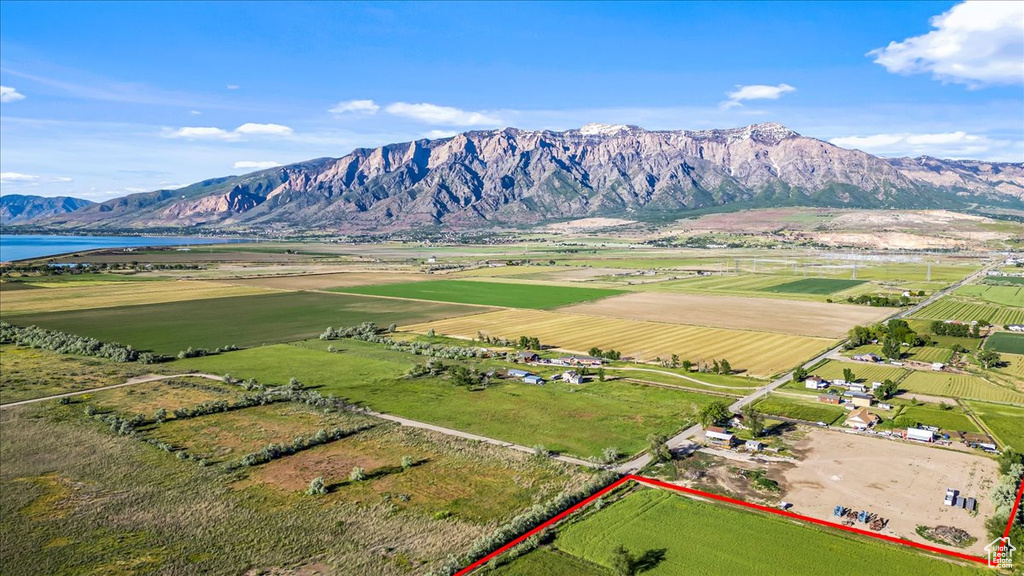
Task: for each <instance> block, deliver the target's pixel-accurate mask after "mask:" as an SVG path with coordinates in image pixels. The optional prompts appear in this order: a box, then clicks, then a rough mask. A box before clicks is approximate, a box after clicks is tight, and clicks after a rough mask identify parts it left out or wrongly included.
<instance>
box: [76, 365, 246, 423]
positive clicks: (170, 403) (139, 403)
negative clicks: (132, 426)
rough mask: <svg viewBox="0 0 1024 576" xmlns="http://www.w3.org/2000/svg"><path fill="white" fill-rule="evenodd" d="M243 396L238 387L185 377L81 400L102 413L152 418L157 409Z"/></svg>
mask: <svg viewBox="0 0 1024 576" xmlns="http://www.w3.org/2000/svg"><path fill="white" fill-rule="evenodd" d="M243 394H244V391H243V390H242V389H241V388H240V387H238V386H232V385H228V384H219V383H217V382H214V381H213V380H207V379H205V378H197V377H189V376H186V377H181V378H174V379H170V380H158V381H155V382H144V383H142V384H133V385H131V386H125V387H123V388H115V389H113V390H104V391H102V392H96V393H94V394H88V395H86V396H84V397H82V398H81V400H82V401H83V402H86V403H89V404H92V405H93V406H95V407H96V408H98V409H99V410H101V411H108V410H112V411H114V412H117V413H119V414H121V415H122V416H125V417H130V416H132V415H134V414H144V415H145V416H146V417H147V418H152V417H153V413H154V412H156V411H157V410H158V409H160V408H163V409H165V410H167V411H168V412H172V411H173V410H175V409H177V408H192V407H193V406H196V405H198V404H202V403H203V402H215V401H217V400H227V401H229V402H232V401H234V400H235V399H237V398H238V397H240V396H242V395H243ZM168 418H172V419H173V418H174V415H173V414H169V415H168Z"/></svg>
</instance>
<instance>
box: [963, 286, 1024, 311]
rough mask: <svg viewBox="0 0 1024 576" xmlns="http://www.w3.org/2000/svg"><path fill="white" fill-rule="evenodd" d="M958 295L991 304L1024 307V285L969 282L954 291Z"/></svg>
mask: <svg viewBox="0 0 1024 576" xmlns="http://www.w3.org/2000/svg"><path fill="white" fill-rule="evenodd" d="M956 293H957V295H959V296H969V297H971V298H976V299H978V300H984V301H985V302H992V303H993V304H1002V305H1004V306H1016V307H1018V308H1020V307H1024V286H1020V287H1017V286H987V285H982V284H971V285H969V286H963V287H961V288H958V289H957V291H956Z"/></svg>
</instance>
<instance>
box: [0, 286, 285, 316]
mask: <svg viewBox="0 0 1024 576" xmlns="http://www.w3.org/2000/svg"><path fill="white" fill-rule="evenodd" d="M53 286H54V287H53V288H49V287H48V288H45V289H40V290H19V291H17V292H12V293H7V291H6V290H5V291H4V297H3V298H2V299H0V314H3V315H4V316H5V317H7V316H10V315H12V314H26V313H33V312H60V311H67V310H84V309H87V308H110V307H120V306H131V305H140V304H157V303H161V302H183V301H189V300H201V299H208V298H227V297H232V296H249V295H253V294H266V293H267V290H265V289H262V288H257V287H245V286H232V285H229V284H220V283H215V282H205V281H203V282H196V281H187V280H181V281H174V282H163V281H153V282H119V283H101V284H100V283H98V284H91V283H59V284H53Z"/></svg>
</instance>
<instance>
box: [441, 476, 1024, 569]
mask: <svg viewBox="0 0 1024 576" xmlns="http://www.w3.org/2000/svg"><path fill="white" fill-rule="evenodd" d="M627 482H639V483H640V484H647V485H649V486H655V487H658V488H666V489H668V490H674V491H676V492H682V493H684V494H690V495H694V496H700V497H701V498H710V499H712V500H718V501H720V502H727V503H729V504H734V505H736V506H742V507H744V508H751V509H754V510H759V511H761V512H768V513H771V514H777V515H779V516H785V517H786V518H793V519H796V520H802V521H804V522H810V523H812V524H818V525H820V526H827V527H829V528H837V529H839V530H844V531H846V532H852V533H854V534H860V535H862V536H869V537H871V538H876V539H878V540H885V541H887V542H892V543H895V544H902V545H904V546H910V547H913V548H918V549H921V550H927V551H928V552H934V553H936V554H944V555H946V556H952V557H954V558H959V559H961V560H970V561H972V562H978V563H981V564H984V565H986V566H988V565H989V561H988V559H987V558H982V557H980V556H971V555H970V554H962V553H960V552H954V551H952V550H946V549H944V548H939V547H937V546H930V545H928V544H919V543H917V542H911V541H910V540H904V539H902V538H896V537H894V536H886V535H884V534H879V533H877V532H870V531H868V530H861V529H860V528H853V527H851V526H843V525H842V524H836V523H834V522H829V521H828V520H820V519H818V518H811V517H810V516H804V515H802V514H796V513H795V512H789V511H786V510H780V509H777V508H771V507H768V506H762V505H760V504H753V503H750V502H744V501H742V500H736V499H735V498H729V497H728V496H721V495H719V494H712V493H710V492H704V491H701V490H695V489H693V488H686V487H684V486H677V485H675V484H669V483H667V482H662V481H661V480H655V479H654V478H647V477H644V476H637V475H635V474H629V475H626V476H623V477H622V478H619V479H618V480H616V481H615V482H612V483H611V484H609V485H608V486H605V487H604V488H602V489H601V490H598V491H597V492H595V493H594V494H593V495H592V496H590V497H588V498H586V499H585V500H583V501H582V502H580V503H578V504H576V505H575V506H572V507H570V508H569V509H568V510H565V511H564V512H562V513H560V514H558V515H556V516H554V517H553V518H551V519H549V520H548V521H546V522H544V523H543V524H541V525H539V526H537V527H536V528H534V529H533V530H530V531H529V532H527V533H525V534H523V535H522V536H520V537H518V538H516V539H515V540H513V541H511V542H509V543H508V544H505V545H504V546H502V547H501V548H498V549H497V550H495V551H494V552H491V553H490V554H488V555H486V556H484V557H483V558H481V559H479V560H477V561H476V562H473V563H472V564H470V565H469V566H466V567H465V568H463V569H462V570H459V571H458V572H456V573H455V576H466V575H467V574H469V573H471V572H473V571H474V570H476V569H477V568H479V567H481V566H483V565H484V564H486V563H488V562H490V561H491V560H492V559H494V558H496V557H498V556H500V555H502V554H504V553H505V552H507V551H509V550H510V549H512V548H514V547H516V546H518V545H519V544H522V543H523V541H525V540H526V539H528V538H530V537H531V536H534V535H536V534H538V533H540V532H542V531H543V530H545V529H547V528H550V527H551V526H552V525H553V524H557V523H558V522H559V521H561V520H562V519H563V518H565V517H566V516H568V515H570V514H572V513H573V512H575V511H577V510H579V509H580V508H583V507H584V506H586V505H588V504H590V503H591V502H593V501H594V500H597V499H598V498H600V497H602V496H604V495H605V494H607V493H608V492H611V491H612V490H614V489H616V488H618V487H619V486H622V485H623V484H625V483H627ZM1022 496H1024V482H1021V485H1020V489H1019V490H1018V491H1017V500H1016V502H1015V503H1014V505H1013V513H1012V514H1010V521H1009V523H1007V525H1006V531H1005V533H1004V534H1003V536H1004V537H1006V536H1008V535H1009V533H1010V528H1011V527H1012V526H1013V518H1014V515H1015V514H1016V513H1017V509H1018V507H1019V506H1020V503H1021V497H1022ZM1002 550H1003V548H1002V547H1001V548H1000V551H999V554H1002Z"/></svg>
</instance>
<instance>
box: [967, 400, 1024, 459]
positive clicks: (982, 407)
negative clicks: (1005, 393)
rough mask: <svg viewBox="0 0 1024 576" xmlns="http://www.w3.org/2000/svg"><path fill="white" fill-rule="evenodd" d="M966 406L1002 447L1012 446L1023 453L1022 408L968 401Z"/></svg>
mask: <svg viewBox="0 0 1024 576" xmlns="http://www.w3.org/2000/svg"><path fill="white" fill-rule="evenodd" d="M967 405H968V406H969V407H970V408H971V410H972V411H973V412H974V415H975V416H977V417H978V418H980V419H981V421H982V422H983V423H984V424H985V426H987V427H988V429H989V430H991V431H992V434H994V435H995V437H996V440H997V441H998V442H999V443H1000V445H1002V446H1003V447H1006V446H1012V447H1013V448H1015V449H1016V450H1017V451H1018V452H1020V451H1024V426H1022V425H1021V422H1024V408H1017V407H1014V406H1005V405H999V404H990V403H988V402H977V401H975V400H970V401H968V402H967Z"/></svg>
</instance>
